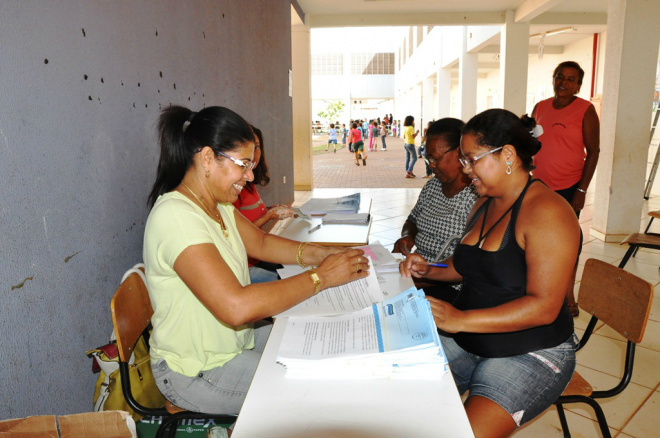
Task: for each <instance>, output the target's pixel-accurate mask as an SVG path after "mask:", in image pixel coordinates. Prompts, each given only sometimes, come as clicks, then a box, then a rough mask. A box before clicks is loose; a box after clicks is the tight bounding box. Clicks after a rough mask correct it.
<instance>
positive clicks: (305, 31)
mask: <svg viewBox="0 0 660 438" xmlns="http://www.w3.org/2000/svg"><path fill="white" fill-rule="evenodd" d="M291 66H292V68H291V70H292V86H293V88H292V107H293V188H294V190H311V189H312V187H313V183H314V181H313V172H312V81H311V77H312V76H311V46H310V32H309V27H307V26H306V25H304V24H297V25H293V26H291Z"/></svg>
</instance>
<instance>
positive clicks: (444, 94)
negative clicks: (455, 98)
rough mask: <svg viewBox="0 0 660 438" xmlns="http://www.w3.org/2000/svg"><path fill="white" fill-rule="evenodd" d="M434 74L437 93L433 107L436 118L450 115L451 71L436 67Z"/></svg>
mask: <svg viewBox="0 0 660 438" xmlns="http://www.w3.org/2000/svg"><path fill="white" fill-rule="evenodd" d="M436 76H437V80H436V84H437V87H438V94H437V96H436V102H435V107H436V114H437V115H438V119H442V118H443V117H450V115H451V72H450V71H449V70H448V69H444V68H438V71H437V72H436Z"/></svg>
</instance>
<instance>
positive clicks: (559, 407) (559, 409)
mask: <svg viewBox="0 0 660 438" xmlns="http://www.w3.org/2000/svg"><path fill="white" fill-rule="evenodd" d="M555 406H556V407H557V415H559V423H560V424H561V430H562V432H564V438H571V431H570V430H569V429H568V422H567V421H566V414H565V413H564V406H563V405H562V404H561V403H560V402H556V403H555Z"/></svg>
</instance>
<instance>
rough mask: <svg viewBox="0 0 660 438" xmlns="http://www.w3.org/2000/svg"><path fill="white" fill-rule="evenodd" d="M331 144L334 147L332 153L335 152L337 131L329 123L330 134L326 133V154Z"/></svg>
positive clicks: (332, 124) (333, 125)
mask: <svg viewBox="0 0 660 438" xmlns="http://www.w3.org/2000/svg"><path fill="white" fill-rule="evenodd" d="M331 144H332V145H334V147H335V150H334V152H337V130H336V129H335V124H334V123H330V132H328V145H327V146H326V147H325V151H326V152H328V149H329V148H330V145H331Z"/></svg>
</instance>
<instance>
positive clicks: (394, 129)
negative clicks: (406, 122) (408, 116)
mask: <svg viewBox="0 0 660 438" xmlns="http://www.w3.org/2000/svg"><path fill="white" fill-rule="evenodd" d="M392 135H393V136H395V137H396V136H397V135H396V120H394V121H392Z"/></svg>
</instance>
